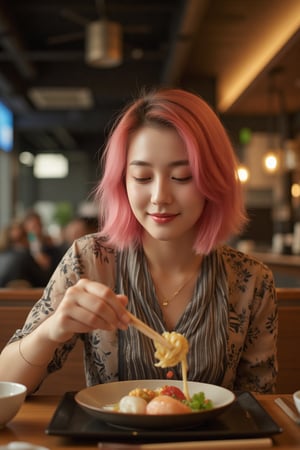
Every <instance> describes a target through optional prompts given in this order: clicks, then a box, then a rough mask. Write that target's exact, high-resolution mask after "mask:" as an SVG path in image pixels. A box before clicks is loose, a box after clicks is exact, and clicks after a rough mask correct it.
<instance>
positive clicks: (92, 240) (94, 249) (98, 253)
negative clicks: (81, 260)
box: [70, 233, 116, 263]
mask: <svg viewBox="0 0 300 450" xmlns="http://www.w3.org/2000/svg"><path fill="white" fill-rule="evenodd" d="M70 251H71V253H72V254H73V255H81V256H82V257H89V258H91V257H93V258H96V259H98V260H100V261H101V262H103V263H105V262H106V263H108V262H109V261H110V260H112V259H113V260H114V259H115V256H116V251H115V250H114V249H113V248H112V247H109V246H107V244H106V240H105V239H104V238H103V237H100V236H99V234H98V233H93V234H87V235H85V236H83V237H81V238H79V239H76V240H75V241H74V243H73V245H72V246H71V247H70Z"/></svg>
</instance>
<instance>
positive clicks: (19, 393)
mask: <svg viewBox="0 0 300 450" xmlns="http://www.w3.org/2000/svg"><path fill="white" fill-rule="evenodd" d="M26 392H27V388H26V386H24V385H23V384H19V383H13V382H12V381H0V428H3V427H4V426H5V425H6V424H7V423H8V422H9V421H10V420H12V419H13V418H14V417H15V415H16V414H17V412H18V411H19V409H20V408H21V406H22V404H23V402H24V400H25V397H26Z"/></svg>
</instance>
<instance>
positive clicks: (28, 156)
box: [19, 152, 34, 167]
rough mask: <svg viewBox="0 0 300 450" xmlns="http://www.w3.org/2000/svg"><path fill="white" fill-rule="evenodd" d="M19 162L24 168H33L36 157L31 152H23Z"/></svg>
mask: <svg viewBox="0 0 300 450" xmlns="http://www.w3.org/2000/svg"><path fill="white" fill-rule="evenodd" d="M19 161H20V163H21V164H23V165H24V166H28V167H32V166H33V164H34V155H33V154H32V153H30V152H21V153H20V155H19Z"/></svg>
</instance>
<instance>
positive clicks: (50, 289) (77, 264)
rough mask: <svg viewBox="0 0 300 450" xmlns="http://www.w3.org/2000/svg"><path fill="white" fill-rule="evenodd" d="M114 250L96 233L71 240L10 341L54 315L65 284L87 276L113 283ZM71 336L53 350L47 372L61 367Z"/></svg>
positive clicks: (71, 341) (68, 349) (73, 340)
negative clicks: (99, 238)
mask: <svg viewBox="0 0 300 450" xmlns="http://www.w3.org/2000/svg"><path fill="white" fill-rule="evenodd" d="M112 258H113V252H112V251H111V250H109V249H107V248H105V246H103V245H102V244H101V242H100V241H99V240H98V239H97V238H96V236H94V235H91V236H85V237H83V238H81V239H79V240H77V241H75V242H74V243H73V245H72V246H71V247H70V249H69V250H68V251H67V252H66V253H65V255H64V256H63V258H62V260H61V262H60V263H59V265H58V267H57V268H56V270H55V272H54V273H53V275H52V277H51V278H50V280H49V282H48V284H47V286H46V288H45V290H44V292H43V295H42V297H41V298H40V299H39V300H38V301H37V303H36V304H35V305H34V306H33V308H32V309H31V311H30V312H29V314H28V316H27V318H26V321H25V323H24V325H23V326H22V328H20V329H18V330H16V332H15V333H14V335H13V336H12V337H11V339H10V340H9V343H11V342H14V341H16V340H18V339H22V337H23V336H25V335H27V334H29V333H31V332H32V331H33V330H34V329H36V328H37V327H38V326H39V325H40V324H41V323H42V322H43V321H44V320H46V319H47V317H49V315H51V314H53V312H54V311H55V310H56V309H57V307H58V305H59V304H60V302H61V300H62V298H63V296H64V294H65V291H66V290H67V289H68V287H70V286H72V285H74V284H76V282H77V281H78V280H79V279H80V278H90V279H93V280H94V281H97V280H98V281H100V280H101V281H102V282H106V283H107V284H111V285H113V275H112V274H111V272H112V264H111V263H112ZM78 337H79V336H78V335H74V336H73V337H72V339H70V340H69V341H67V342H65V343H63V344H61V345H60V346H59V347H58V348H57V349H56V351H55V354H54V356H53V359H52V361H51V362H50V364H49V365H48V373H51V372H54V371H55V370H58V369H60V368H61V367H62V366H63V364H64V362H65V361H66V359H67V356H68V354H69V352H70V351H71V350H72V349H73V347H74V346H75V344H76V340H77V339H78Z"/></svg>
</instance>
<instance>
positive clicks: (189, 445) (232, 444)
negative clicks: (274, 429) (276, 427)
mask: <svg viewBox="0 0 300 450" xmlns="http://www.w3.org/2000/svg"><path fill="white" fill-rule="evenodd" d="M272 445H273V441H272V439H271V438H253V439H220V440H213V441H189V442H164V443H153V444H123V443H119V442H114V443H113V442H99V443H98V448H101V449H103V450H110V449H114V450H132V449H135V450H176V449H178V450H197V449H202V448H203V449H211V450H213V449H223V448H230V449H231V448H236V449H239V450H240V449H244V448H249V449H253V448H256V447H258V448H265V447H272Z"/></svg>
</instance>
